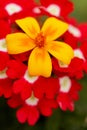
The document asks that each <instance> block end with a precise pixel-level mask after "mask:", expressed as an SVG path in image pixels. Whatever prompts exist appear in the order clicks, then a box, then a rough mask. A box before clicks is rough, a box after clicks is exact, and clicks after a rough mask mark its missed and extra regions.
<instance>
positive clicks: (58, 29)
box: [41, 17, 68, 41]
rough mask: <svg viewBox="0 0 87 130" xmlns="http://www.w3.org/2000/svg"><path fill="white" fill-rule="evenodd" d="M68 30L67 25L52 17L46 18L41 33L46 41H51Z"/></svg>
mask: <svg viewBox="0 0 87 130" xmlns="http://www.w3.org/2000/svg"><path fill="white" fill-rule="evenodd" d="M67 29H68V24H67V23H65V22H62V21H60V20H58V19H56V18H54V17H50V18H48V19H47V20H46V21H45V23H44V25H43V27H42V29H41V31H42V32H43V34H44V35H45V36H46V41H52V40H55V39H57V38H58V37H59V36H61V35H62V34H63V33H64V32H66V31H67Z"/></svg>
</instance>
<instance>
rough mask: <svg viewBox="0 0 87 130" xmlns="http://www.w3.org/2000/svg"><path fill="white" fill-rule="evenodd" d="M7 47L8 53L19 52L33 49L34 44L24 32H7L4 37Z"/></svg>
mask: <svg viewBox="0 0 87 130" xmlns="http://www.w3.org/2000/svg"><path fill="white" fill-rule="evenodd" d="M6 43H7V49H8V53H10V54H19V53H22V52H26V51H29V50H31V49H33V48H34V47H35V46H36V45H35V44H34V40H32V39H30V38H29V37H28V36H27V35H26V34H25V33H13V34H8V35H7V37H6Z"/></svg>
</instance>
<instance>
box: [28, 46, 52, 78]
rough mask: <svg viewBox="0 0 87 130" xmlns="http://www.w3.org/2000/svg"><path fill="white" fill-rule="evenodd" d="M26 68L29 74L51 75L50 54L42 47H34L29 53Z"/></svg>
mask: <svg viewBox="0 0 87 130" xmlns="http://www.w3.org/2000/svg"><path fill="white" fill-rule="evenodd" d="M28 70H29V74H30V75H31V76H37V75H38V76H40V75H41V76H44V77H49V76H50V75H51V70H52V63H51V58H50V55H49V54H48V52H47V51H46V50H44V49H43V48H42V49H41V48H38V47H36V48H35V49H34V50H33V51H32V52H31V54H30V57H29V61H28Z"/></svg>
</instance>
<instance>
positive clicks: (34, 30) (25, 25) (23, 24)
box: [16, 17, 40, 39]
mask: <svg viewBox="0 0 87 130" xmlns="http://www.w3.org/2000/svg"><path fill="white" fill-rule="evenodd" d="M16 23H17V24H18V25H19V27H20V28H21V29H22V30H23V31H24V32H25V33H26V34H27V35H28V36H29V37H30V38H32V39H35V38H36V36H37V34H38V33H40V26H39V24H38V22H37V21H36V19H34V18H32V17H27V18H24V19H19V20H16Z"/></svg>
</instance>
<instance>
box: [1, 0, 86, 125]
mask: <svg viewBox="0 0 87 130" xmlns="http://www.w3.org/2000/svg"><path fill="white" fill-rule="evenodd" d="M73 9H74V8H73V3H72V2H71V1H70V0H58V1H57V0H40V1H38V3H37V2H36V1H34V0H30V1H29V0H20V1H19V0H10V1H9V0H3V1H0V96H4V98H6V99H7V103H8V105H9V106H10V107H12V108H16V109H17V112H16V117H17V119H18V121H19V122H20V123H24V122H26V121H27V122H28V124H29V125H34V124H35V123H36V122H37V121H38V119H39V117H40V115H43V116H47V117H48V116H51V115H52V111H53V110H54V109H58V108H60V109H62V110H63V111H66V110H67V109H68V110H70V111H73V110H74V102H75V101H76V100H78V99H79V95H78V92H79V91H80V90H81V88H82V86H81V85H80V83H79V82H78V80H80V79H81V78H83V76H84V74H85V73H87V29H86V28H87V23H81V24H78V22H77V21H76V19H75V18H71V17H69V14H70V13H71V12H72V11H73Z"/></svg>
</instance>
